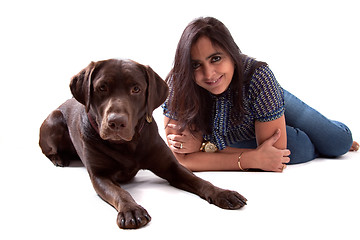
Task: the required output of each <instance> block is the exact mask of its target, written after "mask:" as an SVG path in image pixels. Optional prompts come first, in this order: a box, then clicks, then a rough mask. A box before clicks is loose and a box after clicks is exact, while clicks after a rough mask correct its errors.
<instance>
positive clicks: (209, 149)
mask: <svg viewBox="0 0 360 240" xmlns="http://www.w3.org/2000/svg"><path fill="white" fill-rule="evenodd" d="M216 150H217V147H216V146H215V144H213V143H211V142H208V143H206V145H205V152H216Z"/></svg>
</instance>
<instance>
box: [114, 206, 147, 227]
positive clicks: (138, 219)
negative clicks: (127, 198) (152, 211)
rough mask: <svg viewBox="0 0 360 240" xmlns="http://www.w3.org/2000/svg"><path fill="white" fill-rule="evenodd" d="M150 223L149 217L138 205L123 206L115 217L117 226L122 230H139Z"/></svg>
mask: <svg viewBox="0 0 360 240" xmlns="http://www.w3.org/2000/svg"><path fill="white" fill-rule="evenodd" d="M150 221H151V217H150V215H149V214H148V213H147V211H146V210H145V209H144V208H143V207H141V206H140V205H135V206H131V207H128V206H125V207H124V208H123V210H120V212H119V213H118V216H117V224H118V226H119V227H120V228H123V229H136V228H141V227H143V226H145V225H146V224H148V223H149V222H150Z"/></svg>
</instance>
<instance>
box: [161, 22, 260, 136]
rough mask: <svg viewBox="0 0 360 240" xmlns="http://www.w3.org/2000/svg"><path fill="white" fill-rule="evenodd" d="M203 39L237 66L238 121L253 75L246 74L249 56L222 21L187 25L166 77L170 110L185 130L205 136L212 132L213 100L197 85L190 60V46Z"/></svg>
mask: <svg viewBox="0 0 360 240" xmlns="http://www.w3.org/2000/svg"><path fill="white" fill-rule="evenodd" d="M202 36H206V37H208V38H209V39H210V41H211V42H212V44H213V45H214V46H217V47H220V48H221V49H223V50H224V51H226V52H227V53H228V54H229V55H230V57H231V58H232V60H233V62H234V64H235V69H234V74H233V79H232V81H231V88H232V89H235V91H233V94H234V97H233V99H234V102H233V106H234V107H233V109H236V111H237V112H234V113H232V115H233V116H237V118H239V116H242V115H243V114H242V113H244V107H243V96H242V95H243V91H242V89H243V86H244V84H246V82H247V81H249V80H250V77H251V76H245V75H244V66H243V61H244V58H246V57H247V56H246V55H243V54H242V53H241V51H240V49H239V47H238V46H237V44H236V43H235V41H234V39H233V37H232V36H231V34H230V32H229V30H228V29H227V28H226V26H225V25H224V24H223V23H222V22H220V21H219V20H217V19H215V18H212V17H206V18H198V19H195V20H194V21H192V22H191V23H189V24H188V26H187V27H186V28H185V30H184V32H183V34H182V36H181V38H180V41H179V43H178V45H177V49H176V53H175V60H174V67H173V69H172V70H171V71H170V73H169V75H168V76H167V77H166V82H167V83H168V84H169V85H170V87H171V93H170V94H171V98H170V101H169V103H168V104H169V105H168V110H169V111H170V112H171V113H175V114H176V118H177V121H178V123H179V124H180V126H181V128H182V129H184V128H186V127H188V128H189V129H190V130H191V131H200V132H202V133H204V134H205V133H209V131H210V130H211V129H210V127H211V115H210V114H211V108H212V100H211V97H210V94H209V93H208V92H207V90H205V89H203V88H202V87H200V86H198V85H197V84H196V82H195V77H194V69H193V67H192V61H191V47H192V45H193V44H194V43H196V41H197V40H198V39H199V38H200V37H202ZM249 72H253V71H249ZM248 75H249V74H248ZM238 120H239V121H241V119H238Z"/></svg>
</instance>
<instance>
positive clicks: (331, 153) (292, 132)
mask: <svg viewBox="0 0 360 240" xmlns="http://www.w3.org/2000/svg"><path fill="white" fill-rule="evenodd" d="M284 99H285V119H286V132H287V148H288V149H289V150H290V151H291V155H290V159H291V160H290V164H296V163H304V162H308V161H311V160H313V159H314V158H317V157H321V156H323V157H338V156H341V155H343V154H345V153H346V152H348V151H349V149H350V147H351V145H352V142H353V139H352V134H351V131H350V129H349V128H348V127H347V126H346V125H345V124H343V123H340V122H337V121H333V120H329V119H327V118H326V117H324V116H323V115H322V114H320V113H319V112H318V111H316V110H315V109H313V108H311V107H310V106H308V105H307V104H305V103H304V102H302V101H301V100H300V99H298V98H297V97H295V96H294V95H292V94H291V93H289V92H288V91H286V90H284ZM230 147H237V148H253V149H255V148H256V147H257V144H256V140H255V139H253V140H249V141H243V142H238V143H236V144H232V145H231V146H230Z"/></svg>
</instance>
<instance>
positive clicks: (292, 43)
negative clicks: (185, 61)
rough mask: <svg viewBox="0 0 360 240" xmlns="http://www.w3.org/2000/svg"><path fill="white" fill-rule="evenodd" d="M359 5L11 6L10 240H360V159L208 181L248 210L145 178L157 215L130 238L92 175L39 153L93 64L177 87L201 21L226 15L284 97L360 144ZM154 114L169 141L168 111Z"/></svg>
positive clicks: (6, 118)
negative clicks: (144, 72) (188, 40)
mask: <svg viewBox="0 0 360 240" xmlns="http://www.w3.org/2000/svg"><path fill="white" fill-rule="evenodd" d="M359 10H360V7H359V4H358V3H357V1H355V0H354V1H351V0H342V1H332V0H327V1H317V0H310V1H307V0H306V1H305V0H303V1H296V2H295V1H279V0H278V1H266V0H262V1H257V0H252V1H249V0H247V1H227V0H222V1H212V0H207V1H195V0H193V1H187V0H183V1H106V0H102V1H91V0H87V1H76V0H72V1H68V0H63V1H40V0H33V1H21V0H20V1H16V0H14V1H2V2H1V3H0V34H1V35H0V69H1V72H0V81H1V85H0V86H1V88H0V91H1V93H0V110H1V115H0V126H1V132H0V161H1V167H0V170H1V173H0V188H1V198H0V236H1V239H24V238H31V239H33V238H36V239H63V238H65V237H66V238H67V239H75V238H80V239H85V238H87V237H93V238H94V239H95V238H97V237H99V238H100V237H101V238H102V239H120V238H123V239H124V237H126V238H132V239H140V238H144V237H150V238H151V239H153V238H154V239H155V238H157V239H177V238H179V239H184V238H188V237H191V236H192V235H195V236H198V237H199V238H201V239H217V238H219V237H223V238H224V237H227V238H228V237H232V238H242V239H265V238H266V239H316V238H317V239H340V238H341V239H359V238H360V234H359V231H358V223H359V216H360V207H359V201H360V197H359V195H358V192H359V190H358V189H359V182H360V181H359V180H360V175H359V174H358V169H360V163H359V161H360V159H359V155H358V154H357V153H348V154H346V155H345V156H343V157H342V158H340V159H339V160H332V159H317V160H315V161H312V162H311V163H307V164H301V165H296V166H289V167H288V169H287V170H286V171H285V172H284V173H282V174H277V173H240V172H212V173H197V175H199V176H200V177H202V178H205V179H207V180H209V181H211V182H213V183H214V184H216V185H218V186H220V187H223V188H229V189H234V190H237V191H239V192H240V193H242V194H243V195H244V196H245V197H247V198H248V199H249V202H248V206H246V207H245V208H244V209H242V210H240V211H226V210H221V209H218V208H216V207H214V206H213V205H209V204H207V203H206V202H205V201H203V200H202V199H200V198H198V197H197V196H194V195H192V194H188V193H186V192H183V191H180V190H177V189H174V188H172V187H170V186H168V185H167V183H166V182H164V181H163V180H161V179H159V178H157V177H155V176H153V175H152V174H151V173H149V172H147V171H142V172H140V173H139V175H138V176H137V177H136V178H135V180H134V181H133V182H131V183H129V184H126V185H125V186H124V188H126V189H128V190H129V191H130V192H131V193H132V195H133V197H134V198H135V199H136V200H137V202H138V203H139V204H141V205H142V206H144V207H145V208H146V209H147V210H148V212H149V213H150V215H151V216H152V218H153V219H152V221H151V223H150V224H149V225H148V226H147V227H145V228H143V229H140V230H136V231H124V230H120V229H118V227H117V225H116V221H115V220H116V211H115V210H114V209H113V208H112V207H110V206H109V205H107V204H106V203H104V202H103V201H102V200H101V199H100V198H99V197H98V196H97V195H96V193H95V191H94V190H93V188H92V186H91V183H90V181H89V178H88V176H87V173H86V170H85V169H84V168H81V167H72V168H56V167H54V166H52V164H51V163H50V161H48V160H47V159H46V158H45V156H43V155H42V153H41V150H40V148H39V147H38V132H39V127H40V125H41V123H42V121H43V120H44V119H45V118H46V116H47V115H48V114H49V113H50V111H52V110H53V109H55V108H56V107H57V106H58V105H60V104H61V103H62V102H63V101H64V100H66V99H67V98H70V97H71V94H70V91H69V87H68V86H69V81H70V78H71V77H72V76H73V75H75V74H76V73H78V72H79V71H80V70H81V69H82V68H84V67H85V66H87V64H89V63H90V61H96V60H103V59H108V58H130V59H133V60H136V61H138V62H140V63H143V64H146V65H150V66H151V67H152V68H153V69H154V70H155V71H156V72H157V73H158V74H159V75H160V76H161V77H163V78H165V77H166V75H167V73H168V72H169V71H170V69H171V67H172V63H173V58H174V53H175V49H176V46H177V42H178V40H179V38H180V35H181V33H182V31H183V29H184V28H185V26H186V25H187V24H188V23H189V22H190V21H191V20H193V19H194V18H197V17H200V16H213V17H216V18H218V19H219V20H221V21H222V22H223V23H224V24H225V25H226V26H227V27H228V28H229V30H230V32H231V33H232V35H233V37H234V38H235V40H236V42H237V44H238V45H239V47H240V49H241V50H242V51H243V52H244V53H245V54H248V55H250V56H253V57H255V58H257V59H259V60H262V61H266V62H267V63H268V64H269V65H270V67H271V69H272V70H273V72H274V73H275V76H276V77H277V80H278V81H279V82H280V84H281V85H282V86H283V87H284V88H286V89H287V90H289V91H290V92H292V93H294V94H295V95H296V96H298V97H299V98H300V99H302V100H303V101H305V102H307V103H308V104H310V105H311V106H312V107H314V108H316V109H317V110H319V111H320V112H322V113H323V114H324V115H326V116H327V117H329V118H331V119H336V120H338V121H342V122H344V123H345V124H347V125H348V126H349V127H350V129H351V130H352V132H353V136H354V139H357V140H360V127H359V120H358V117H359V93H358V92H359V86H360V83H359V82H360V81H359V80H360V79H359V55H360V47H359V42H360V35H359V33H358V32H359V23H360V15H359ZM154 115H155V118H156V120H157V122H158V125H159V127H160V133H161V134H162V136H163V130H162V127H163V125H162V115H161V110H160V109H158V110H156V111H155V113H154ZM191 238H193V237H191Z"/></svg>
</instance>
